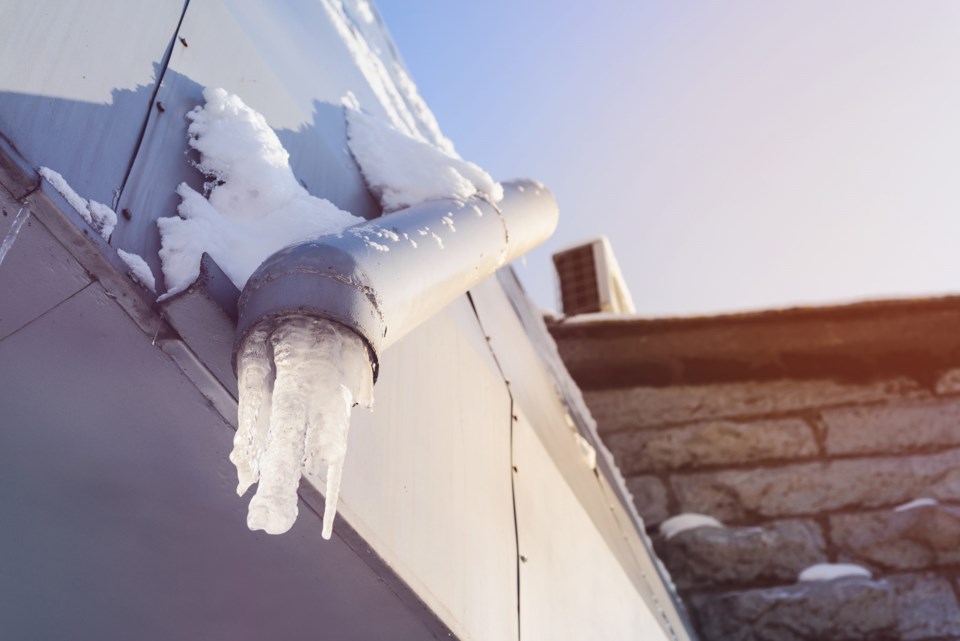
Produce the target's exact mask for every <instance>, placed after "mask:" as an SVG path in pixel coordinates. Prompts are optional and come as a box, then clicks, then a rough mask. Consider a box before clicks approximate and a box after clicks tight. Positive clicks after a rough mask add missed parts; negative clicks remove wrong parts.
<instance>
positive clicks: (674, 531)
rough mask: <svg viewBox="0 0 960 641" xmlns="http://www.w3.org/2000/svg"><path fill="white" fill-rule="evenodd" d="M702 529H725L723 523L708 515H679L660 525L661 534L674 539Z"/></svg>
mask: <svg viewBox="0 0 960 641" xmlns="http://www.w3.org/2000/svg"><path fill="white" fill-rule="evenodd" d="M701 527H719V528H722V527H723V523H721V522H720V521H718V520H717V519H715V518H713V517H712V516H707V515H706V514H692V513H691V514H678V515H676V516H672V517H670V518H669V519H667V520H666V521H664V522H663V523H661V524H660V534H661V535H663V537H664V538H666V539H672V538H673V537H675V536H676V535H678V534H680V533H681V532H686V531H687V530H695V529H697V528H701Z"/></svg>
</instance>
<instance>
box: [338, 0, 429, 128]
mask: <svg viewBox="0 0 960 641" xmlns="http://www.w3.org/2000/svg"><path fill="white" fill-rule="evenodd" d="M321 4H322V6H323V8H324V9H325V10H326V11H327V15H328V16H329V17H330V23H331V24H332V25H333V27H334V28H335V29H336V30H337V33H338V34H339V36H340V39H341V40H342V41H343V43H344V45H346V47H347V50H348V51H349V52H350V55H351V56H353V60H354V62H355V63H356V65H357V67H358V68H359V69H360V72H361V73H362V74H363V76H364V78H365V79H366V80H367V84H368V85H370V89H371V90H372V91H373V94H374V96H376V98H377V101H378V102H379V103H380V105H381V106H382V107H383V110H384V112H385V113H386V115H387V118H388V119H389V121H390V123H391V124H393V126H394V127H397V128H398V129H400V130H401V131H403V132H405V133H407V134H408V135H411V136H416V137H418V138H424V139H425V140H426V138H425V137H424V136H423V133H421V131H420V128H419V127H418V126H417V121H416V118H415V117H414V115H413V113H412V112H411V110H410V107H409V105H407V103H406V101H405V100H404V99H403V96H402V95H401V94H400V91H399V90H398V89H397V85H396V83H395V82H394V80H393V78H392V77H391V75H390V72H389V70H388V69H387V66H386V65H385V64H384V62H383V60H381V59H380V55H379V53H378V52H377V51H376V50H375V49H374V48H373V47H371V45H370V43H369V42H368V41H367V38H366V37H365V36H364V33H363V32H362V31H361V30H360V29H357V28H355V26H354V24H353V21H352V20H350V18H349V17H348V16H347V13H346V11H345V9H344V6H343V2H342V1H339V0H321ZM425 129H426V127H425ZM431 142H433V141H431Z"/></svg>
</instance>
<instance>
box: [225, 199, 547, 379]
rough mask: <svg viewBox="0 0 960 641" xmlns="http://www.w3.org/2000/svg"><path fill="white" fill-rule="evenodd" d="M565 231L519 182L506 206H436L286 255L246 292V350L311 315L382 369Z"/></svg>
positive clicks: (240, 333)
mask: <svg viewBox="0 0 960 641" xmlns="http://www.w3.org/2000/svg"><path fill="white" fill-rule="evenodd" d="M556 225H557V204H556V201H555V200H554V199H553V196H552V195H551V194H550V192H548V191H546V189H544V188H543V187H542V186H540V185H537V184H535V183H533V182H531V181H516V182H513V183H505V184H504V198H503V200H502V201H501V202H500V203H499V206H494V205H491V204H490V203H488V202H486V201H484V200H482V199H479V198H474V199H471V200H470V201H468V202H466V203H461V202H458V201H454V200H437V201H430V202H425V203H421V204H419V205H414V206H412V207H408V208H406V209H403V210H401V211H398V212H394V213H392V214H390V215H389V216H387V217H384V218H382V219H380V220H378V221H375V222H368V223H362V224H360V225H357V226H355V227H351V228H350V229H348V230H345V231H344V232H343V233H340V234H336V235H330V236H324V237H323V238H319V239H316V240H311V241H307V242H304V243H300V244H297V245H293V246H291V247H287V248H285V249H282V250H280V251H279V252H277V253H275V254H274V255H273V256H271V257H270V258H268V259H267V260H266V261H264V263H263V264H262V265H261V266H260V267H259V268H258V269H257V271H256V272H254V274H253V275H252V276H251V277H250V280H249V281H248V282H247V285H246V287H245V288H244V290H243V293H242V294H241V296H240V303H239V322H238V325H237V346H239V345H240V344H241V342H242V341H243V339H244V338H245V337H246V335H247V334H248V333H249V332H250V331H251V330H252V328H253V327H254V326H255V325H257V324H258V323H260V322H263V321H268V320H270V319H275V318H278V317H281V316H284V315H289V314H307V315H311V316H318V317H322V318H328V319H330V320H334V321H337V322H339V323H341V324H342V325H345V326H346V327H349V328H350V329H353V330H354V331H356V332H357V333H358V334H360V336H362V337H363V338H364V339H366V341H367V344H368V345H369V347H370V349H371V351H372V353H373V358H374V359H376V358H378V357H379V354H380V352H381V351H382V350H383V349H386V347H388V346H389V345H390V344H392V343H394V342H395V341H397V340H399V339H400V338H402V337H403V336H404V335H406V334H407V333H408V332H409V331H410V330H411V329H413V328H414V327H416V326H417V325H419V324H420V323H421V322H423V321H425V320H426V319H428V318H429V317H430V316H432V315H433V314H435V313H437V312H439V311H440V310H441V309H443V308H444V307H445V306H446V305H448V304H449V303H450V302H451V301H453V300H454V299H455V298H457V297H458V296H461V295H463V294H464V293H466V291H467V290H468V289H469V288H470V287H472V286H474V285H476V284H477V283H478V282H479V281H480V280H482V279H484V278H486V277H487V276H489V275H491V274H492V273H493V272H495V271H496V269H497V268H498V267H500V265H502V264H503V263H504V262H506V261H510V260H513V259H514V258H517V257H519V255H520V254H522V253H523V252H524V251H526V250H528V249H530V248H531V247H534V246H536V245H537V244H539V243H541V242H543V241H544V240H546V239H547V238H548V237H549V236H550V234H551V233H553V230H554V229H555V228H556ZM235 351H236V350H235ZM373 365H374V372H375V373H376V370H377V365H376V360H374V363H373Z"/></svg>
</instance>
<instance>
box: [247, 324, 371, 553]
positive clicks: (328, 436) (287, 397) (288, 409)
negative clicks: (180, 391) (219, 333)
mask: <svg viewBox="0 0 960 641" xmlns="http://www.w3.org/2000/svg"><path fill="white" fill-rule="evenodd" d="M269 322H270V323H273V321H269ZM237 379H238V386H239V390H240V402H239V406H238V425H237V433H236V435H235V437H234V440H233V451H232V452H231V454H230V460H231V461H232V462H233V464H234V465H235V466H236V468H237V478H238V481H239V482H238V485H237V494H240V495H243V494H244V493H245V492H246V491H247V489H249V487H250V486H251V485H253V484H254V483H257V482H258V481H259V485H258V486H257V491H256V494H254V496H253V498H252V499H251V500H250V506H249V510H248V513H247V527H249V528H250V529H251V530H264V531H266V532H267V533H269V534H282V533H284V532H286V531H287V530H289V529H290V527H291V526H292V525H293V523H294V521H295V520H296V518H297V487H298V486H299V484H300V477H301V474H303V473H307V472H310V473H315V474H320V473H321V472H322V470H323V469H324V468H325V469H326V492H325V498H326V507H325V508H324V513H323V538H325V539H329V538H330V536H331V534H332V532H333V520H334V517H335V516H336V513H337V500H338V497H339V495H340V477H341V475H342V473H343V461H344V457H345V456H346V452H347V431H348V429H349V427H350V411H351V408H352V407H353V405H354V404H356V403H359V404H360V405H363V406H364V407H370V406H371V405H372V403H373V374H372V369H371V367H370V362H369V360H368V357H367V350H366V346H365V345H364V343H363V341H362V339H360V337H358V336H357V335H356V334H354V333H353V332H352V331H349V330H343V329H342V328H341V327H340V325H338V324H337V323H333V322H330V321H327V320H323V319H316V318H308V317H305V316H291V317H286V318H284V319H283V320H282V321H279V322H277V323H275V324H272V325H267V324H263V323H262V324H261V325H259V326H258V327H256V328H254V330H253V331H252V332H251V333H250V335H249V336H248V337H247V338H246V340H245V341H244V343H243V345H242V346H241V349H240V353H239V354H238V357H237Z"/></svg>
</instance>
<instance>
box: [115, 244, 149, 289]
mask: <svg viewBox="0 0 960 641" xmlns="http://www.w3.org/2000/svg"><path fill="white" fill-rule="evenodd" d="M117 254H119V255H120V258H122V259H123V262H125V263H126V264H127V267H129V268H130V273H131V274H132V275H133V277H134V278H135V279H136V281H137V282H138V283H140V284H141V285H143V286H144V287H146V288H147V289H149V290H150V291H151V292H153V293H156V292H157V281H156V279H155V278H154V277H153V270H152V269H150V265H148V264H147V263H146V261H144V260H143V258H141V257H140V256H138V255H137V254H131V253H130V252H125V251H123V250H122V249H118V250H117Z"/></svg>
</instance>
